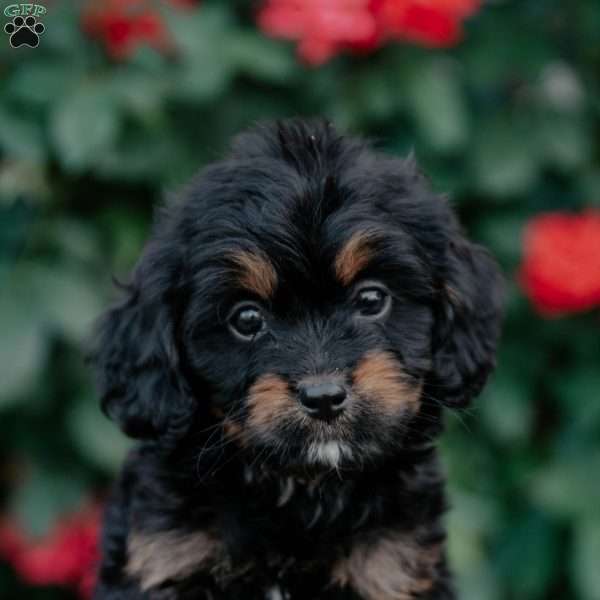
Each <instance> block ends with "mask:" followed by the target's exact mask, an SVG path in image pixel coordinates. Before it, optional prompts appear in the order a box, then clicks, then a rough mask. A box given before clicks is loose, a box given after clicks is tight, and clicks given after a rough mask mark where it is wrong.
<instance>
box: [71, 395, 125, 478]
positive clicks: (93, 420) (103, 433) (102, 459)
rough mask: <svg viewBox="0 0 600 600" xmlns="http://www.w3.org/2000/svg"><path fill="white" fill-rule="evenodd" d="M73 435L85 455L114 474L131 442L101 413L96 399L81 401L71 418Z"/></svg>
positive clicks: (74, 408) (75, 407) (86, 398)
mask: <svg viewBox="0 0 600 600" xmlns="http://www.w3.org/2000/svg"><path fill="white" fill-rule="evenodd" d="M68 427H69V433H70V435H71V437H72V439H73V441H74V442H75V444H76V445H77V447H78V448H79V450H80V452H81V453H82V455H83V456H85V457H86V458H87V459H88V460H90V461H91V462H92V463H93V464H95V465H96V466H98V467H100V468H101V469H104V470H106V471H108V472H111V473H114V472H116V471H117V469H118V468H119V467H120V466H121V464H122V462H123V459H124V458H125V455H126V453H127V450H128V449H129V448H130V446H131V443H130V441H129V440H127V438H126V437H125V436H124V435H123V434H122V433H121V432H120V431H119V429H118V428H117V426H116V425H115V424H114V423H112V422H110V421H109V420H108V419H107V418H106V417H105V416H104V415H103V414H102V412H101V411H100V407H99V404H98V402H97V400H96V399H95V398H90V397H84V398H80V399H79V400H78V402H77V403H76V404H75V406H74V407H73V410H72V411H71V413H70V414H69V416H68Z"/></svg>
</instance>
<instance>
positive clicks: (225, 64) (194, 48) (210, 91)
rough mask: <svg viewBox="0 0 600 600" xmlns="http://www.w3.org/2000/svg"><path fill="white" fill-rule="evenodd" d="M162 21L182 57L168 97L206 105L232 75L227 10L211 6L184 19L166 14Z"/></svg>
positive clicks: (221, 90) (183, 16)
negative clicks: (165, 24)
mask: <svg viewBox="0 0 600 600" xmlns="http://www.w3.org/2000/svg"><path fill="white" fill-rule="evenodd" d="M165 18H166V19H167V20H168V22H169V26H170V29H171V32H172V34H173V37H174V39H175V40H177V46H178V49H179V51H180V53H181V60H180V65H179V67H178V68H177V69H176V70H175V72H174V79H173V86H172V88H171V95H172V96H173V97H176V98H181V99H184V100H187V101H196V102H205V101H207V100H212V99H214V98H215V97H217V96H219V95H220V94H222V93H223V92H224V91H225V89H226V88H227V86H228V84H229V82H230V80H231V78H232V77H233V74H234V64H233V62H232V55H231V53H230V52H229V44H230V43H232V39H233V37H232V36H231V32H230V30H229V26H230V25H229V19H228V14H227V11H226V9H224V8H223V7H222V6H219V5H214V4H213V5H207V6H205V7H203V9H202V10H201V11H197V12H194V13H192V14H186V15H183V14H181V13H175V12H172V11H169V12H166V13H165Z"/></svg>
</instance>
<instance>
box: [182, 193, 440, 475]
mask: <svg viewBox="0 0 600 600" xmlns="http://www.w3.org/2000/svg"><path fill="white" fill-rule="evenodd" d="M338 192H340V193H342V194H343V191H342V190H338ZM287 205H288V206H290V207H293V205H294V199H290V200H289V201H288V204H287ZM278 208H279V207H278V205H277V204H275V205H274V206H273V207H272V208H271V209H272V210H273V211H274V212H276V211H277V209H278ZM296 208H297V215H298V218H296V219H295V220H292V215H291V214H290V215H289V219H281V220H278V221H275V219H273V218H271V217H270V216H269V214H268V212H269V206H268V204H265V205H263V207H262V209H263V210H264V212H265V214H264V216H263V222H262V223H261V233H260V235H258V234H257V233H255V232H253V231H251V228H252V223H253V222H254V218H255V216H256V215H252V214H249V215H247V219H246V222H247V223H248V233H247V237H246V239H244V240H243V241H242V244H240V240H236V239H235V238H232V239H229V240H227V239H221V244H222V247H223V249H224V250H225V252H224V253H223V255H221V256H219V261H218V262H219V263H222V264H220V265H215V266H214V267H212V269H211V268H210V267H208V268H207V269H206V273H205V277H206V279H207V280H209V281H218V282H220V285H218V286H215V287H214V288H213V289H208V288H206V287H204V286H202V278H203V277H202V276H200V278H199V280H200V281H199V285H200V288H201V289H200V290H199V291H198V293H197V294H192V296H196V297H197V300H196V303H194V302H192V303H191V304H190V305H189V306H188V308H187V311H186V322H185V331H187V332H188V335H187V336H186V338H185V342H184V343H185V356H186V360H187V363H188V365H189V367H190V370H191V371H192V373H193V375H194V376H196V377H197V378H198V379H199V380H202V381H206V382H208V384H209V388H210V397H211V398H210V400H211V403H212V412H213V414H215V415H218V416H219V417H221V418H222V419H223V426H224V428H225V432H226V434H227V435H229V436H231V437H233V438H235V439H236V441H237V442H238V443H239V444H240V445H242V446H245V447H247V448H249V449H251V450H252V451H254V452H256V451H257V450H263V451H264V454H265V456H266V455H269V456H270V460H271V461H275V462H279V463H280V464H282V465H288V464H292V463H293V464H296V463H301V464H305V463H306V464H313V465H315V466H319V465H323V466H329V467H337V466H340V465H344V464H349V463H352V464H354V463H361V462H364V461H368V460H369V459H371V458H374V457H375V456H378V455H381V454H383V453H386V451H389V450H390V449H391V448H393V447H397V446H398V445H400V444H401V442H402V438H403V434H404V433H405V432H406V430H407V429H408V428H409V426H410V421H411V419H412V418H413V417H414V416H415V414H417V413H418V411H419V408H420V403H421V396H422V389H423V383H424V377H425V374H426V373H427V371H428V370H429V368H430V364H431V360H430V352H431V335H432V325H433V307H432V298H431V295H430V292H431V289H432V286H431V277H430V275H429V274H428V273H427V269H426V268H425V266H424V265H420V264H419V261H418V260H416V259H415V250H414V248H413V247H412V246H413V244H414V241H413V240H411V238H410V235H409V234H406V233H404V232H402V231H399V230H397V229H395V228H394V227H390V226H389V225H388V224H386V222H385V214H384V213H383V211H378V210H377V208H371V209H370V210H369V213H370V214H369V217H368V218H367V217H366V215H365V214H364V213H361V212H358V211H357V207H353V206H352V204H345V203H344V202H343V201H342V203H341V204H340V205H339V207H338V208H337V210H335V211H334V212H332V213H329V214H328V215H327V216H326V217H324V218H321V219H319V220H317V221H313V220H312V218H313V217H314V215H313V217H311V218H309V219H304V220H303V219H302V218H301V217H300V213H301V212H302V210H303V209H302V207H296ZM362 208H363V209H365V210H367V209H368V207H367V206H364V205H362ZM200 271H202V269H200ZM200 303H201V304H202V306H199V305H198V304H200Z"/></svg>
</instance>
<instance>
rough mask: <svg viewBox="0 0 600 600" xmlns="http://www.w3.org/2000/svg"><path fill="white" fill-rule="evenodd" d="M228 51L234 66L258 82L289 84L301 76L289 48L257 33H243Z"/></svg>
mask: <svg viewBox="0 0 600 600" xmlns="http://www.w3.org/2000/svg"><path fill="white" fill-rule="evenodd" d="M226 50H227V53H228V56H229V60H230V61H231V63H232V66H234V67H235V68H236V69H237V70H238V71H241V72H242V73H246V74H248V75H252V76H254V77H256V78H257V79H261V80H264V81H269V82H272V83H277V84H285V83H289V81H290V79H292V78H293V77H294V76H295V75H297V73H298V72H299V68H298V63H297V61H296V58H295V56H294V53H293V52H292V51H291V50H290V49H289V48H288V47H286V46H284V45H283V44H281V43H278V42H276V41H274V40H270V39H268V38H266V37H264V36H261V35H258V34H256V33H250V32H246V31H240V32H239V33H238V34H237V35H236V36H232V38H231V42H230V44H228V46H227V49H226Z"/></svg>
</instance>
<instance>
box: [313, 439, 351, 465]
mask: <svg viewBox="0 0 600 600" xmlns="http://www.w3.org/2000/svg"><path fill="white" fill-rule="evenodd" d="M342 457H346V458H351V457H352V449H351V448H350V447H349V446H348V445H347V444H345V443H344V442H333V441H332V442H325V443H313V444H311V446H310V447H309V448H308V458H309V460H310V461H311V462H313V463H320V464H325V465H328V466H330V467H332V468H335V467H337V466H338V465H339V464H340V461H341V459H342Z"/></svg>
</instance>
